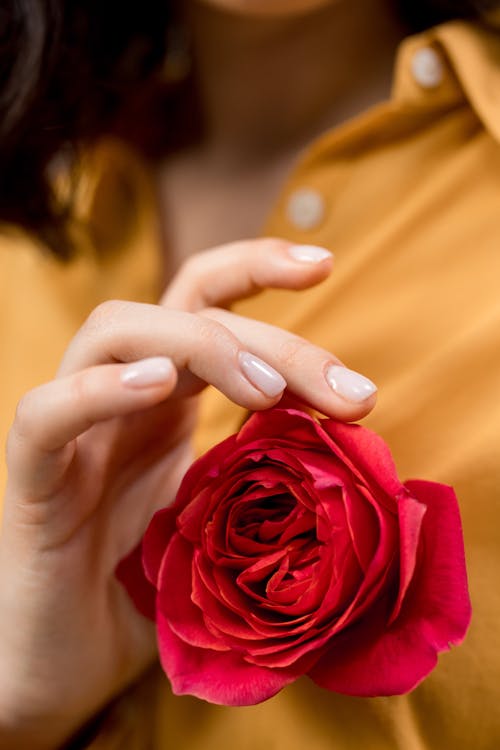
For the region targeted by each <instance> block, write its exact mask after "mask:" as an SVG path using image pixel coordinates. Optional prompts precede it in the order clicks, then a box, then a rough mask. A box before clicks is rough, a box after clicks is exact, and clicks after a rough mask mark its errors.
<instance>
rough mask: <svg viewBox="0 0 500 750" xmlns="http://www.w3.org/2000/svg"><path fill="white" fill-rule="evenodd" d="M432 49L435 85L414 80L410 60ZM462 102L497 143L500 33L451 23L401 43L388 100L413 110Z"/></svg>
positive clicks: (477, 26)
mask: <svg viewBox="0 0 500 750" xmlns="http://www.w3.org/2000/svg"><path fill="white" fill-rule="evenodd" d="M423 49H430V50H432V51H433V52H434V53H435V54H436V55H437V56H439V60H440V61H441V63H442V66H443V74H442V77H441V80H440V81H439V83H438V84H436V85H435V86H427V87H425V86H422V85H421V83H419V81H418V80H417V79H416V77H415V71H414V62H415V56H416V55H417V54H419V53H420V52H421V50H423ZM463 99H466V100H467V101H468V102H469V103H470V105H471V107H472V108H473V109H474V111H475V112H476V114H477V116H478V118H479V119H480V120H481V121H482V123H483V125H484V126H485V128H486V129H487V130H488V131H489V132H490V133H491V135H492V136H493V137H494V138H495V139H496V140H498V141H500V31H495V30H494V29H487V28H486V27H483V26H480V25H479V24H472V23H466V22H464V21H451V22H449V23H446V24H443V25H441V26H436V27H434V28H432V29H429V30H428V31H425V32H423V33H422V34H417V35H415V36H412V37H409V38H408V39H406V40H405V41H404V42H403V43H402V45H401V46H400V48H399V52H398V55H397V59H396V66H395V75H394V84H393V101H396V102H400V103H401V104H404V105H405V106H414V107H416V108H420V107H424V108H428V107H433V106H446V105H449V104H453V103H454V102H459V101H460V100H463Z"/></svg>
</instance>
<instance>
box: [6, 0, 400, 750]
mask: <svg viewBox="0 0 500 750" xmlns="http://www.w3.org/2000/svg"><path fill="white" fill-rule="evenodd" d="M359 3H360V7H361V6H362V7H363V8H364V9H365V10H366V13H367V14H368V15H366V17H365V19H364V20H365V22H367V21H369V20H370V15H369V14H370V13H372V14H373V16H374V18H373V19H372V20H373V21H374V22H373V24H371V25H370V24H369V23H368V25H367V26H366V28H365V24H361V25H360V24H359V18H360V16H359V13H353V12H351V11H349V12H348V11H346V6H347V4H344V3H341V2H338V3H323V5H324V6H325V7H324V8H323V9H321V10H317V5H318V3H317V2H314V0H308V1H307V0H303V2H302V0H301V10H302V11H303V15H302V21H301V23H302V33H301V34H299V27H298V26H297V2H292V0H290V2H287V0H280V2H278V1H277V0H276V2H275V3H272V7H273V8H275V9H276V10H277V11H278V10H279V16H280V17H279V19H278V20H277V18H276V17H275V18H273V19H265V20H263V21H260V22H258V23H257V22H256V21H255V18H253V17H252V18H250V16H252V14H253V11H254V10H257V9H258V8H259V7H262V3H260V0H259V2H257V0H256V1H255V3H243V2H242V1H241V0H217V1H216V0H210V2H209V0H205V4H204V5H201V4H200V5H196V4H193V5H192V6H191V8H190V10H189V13H188V16H189V23H190V24H191V28H192V32H193V39H194V43H195V44H196V45H197V47H198V52H199V56H200V58H201V60H202V66H201V67H202V70H203V71H204V76H205V77H204V79H203V81H202V89H203V100H204V106H205V109H206V113H207V118H208V120H209V121H210V122H211V128H210V131H209V134H208V136H207V139H206V141H205V142H204V143H203V144H201V146H200V147H197V148H196V149H193V151H192V152H188V153H186V154H184V155H183V156H182V157H181V156H179V157H178V158H177V157H176V158H172V160H171V161H170V162H169V163H168V164H165V165H163V168H162V170H161V171H160V174H159V188H160V193H161V196H162V200H163V209H164V213H165V216H166V217H167V220H168V222H169V226H170V227H173V230H172V231H171V233H170V235H169V236H168V239H167V243H166V249H165V276H166V278H170V284H169V286H168V288H167V290H166V293H165V295H164V297H163V299H162V300H161V302H160V304H159V305H142V304H138V303H131V302H117V301H114V302H108V303H105V304H104V305H101V306H100V307H99V308H97V309H96V310H95V311H94V312H93V313H92V314H91V316H90V317H89V319H88V320H87V321H86V323H85V324H84V325H83V327H82V328H81V329H80V331H78V333H77V334H76V336H75V338H74V339H73V341H72V342H71V344H70V346H69V347H68V350H67V352H66V354H65V356H64V359H63V361H62V363H61V365H60V369H59V372H58V375H57V377H56V379H55V380H54V381H52V382H50V383H46V384H44V385H41V386H40V387H38V388H36V389H34V390H33V391H31V392H29V393H28V394H26V396H25V397H24V398H23V399H22V401H21V403H20V404H19V407H18V411H17V415H16V419H15V422H14V424H13V426H12V429H11V432H10V435H9V441H8V447H7V461H8V468H9V480H8V486H7V491H6V497H5V500H4V509H5V510H4V517H3V526H2V530H1V535H0V612H1V613H2V614H1V616H0V663H1V664H2V670H1V672H0V745H2V746H5V747H9V748H10V749H11V750H16V749H17V748H26V747H30V748H31V750H38V749H39V748H40V749H42V748H54V747H57V746H58V745H59V744H60V743H61V742H62V741H63V740H64V739H65V738H67V737H69V736H70V735H71V734H72V733H73V732H74V731H75V730H76V729H77V728H78V727H79V726H81V725H82V724H83V723H84V722H85V721H86V720H88V719H89V717H91V716H92V715H93V714H95V713H96V712H97V711H98V710H99V709H100V708H101V707H102V706H104V705H105V704H106V703H107V702H108V701H109V700H110V699H111V698H112V697H113V696H115V695H116V694H118V693H119V692H120V691H121V690H122V689H123V688H124V687H125V686H126V685H127V684H129V683H130V682H131V681H132V680H134V679H136V678H137V676H138V675H139V674H140V673H141V672H142V671H143V670H144V669H145V668H146V667H147V665H148V664H149V663H150V662H151V661H152V659H153V658H154V656H155V652H156V650H155V641H154V627H153V626H152V624H151V623H149V622H148V621H147V620H145V619H144V618H143V617H142V616H141V615H139V614H138V613H137V612H136V611H135V610H134V607H133V605H132V604H131V603H130V601H129V600H128V597H127V595H126V594H125V592H124V590H123V589H122V587H121V586H120V585H119V584H118V583H117V582H116V581H115V578H114V568H115V566H116V563H117V562H118V560H119V559H120V558H121V557H122V556H123V555H125V554H126V553H127V552H128V551H129V550H130V549H131V548H132V547H133V546H134V545H135V544H136V543H137V541H138V540H139V539H140V537H141V535H142V533H143V531H144V529H145V527H146V525H147V523H148V520H149V518H150V517H151V515H152V514H153V512H154V511H155V510H156V509H157V507H159V506H161V505H162V504H163V503H164V498H168V497H170V498H173V497H174V496H175V492H176V489H177V487H178V484H179V482H180V479H181V477H182V474H183V472H184V471H185V469H186V468H187V467H188V466H189V464H190V462H191V461H192V459H193V456H192V451H191V442H190V438H191V435H192V432H193V429H194V428H195V425H196V401H197V394H198V393H199V392H200V390H201V389H202V388H203V387H204V386H205V384H206V383H211V384H213V385H215V386H216V387H217V388H218V389H220V390H221V391H222V392H223V393H224V394H226V395H227V396H228V397H229V398H230V399H231V400H232V401H234V402H235V403H237V404H240V405H242V406H244V407H245V408H247V409H251V410H255V409H257V410H258V409H266V408H268V407H270V406H272V405H273V404H275V403H277V402H278V401H279V398H280V396H281V393H280V394H278V395H276V396H274V397H269V396H266V395H265V393H263V392H262V391H261V390H259V389H258V388H256V387H255V386H254V385H252V383H251V382H250V381H249V380H248V379H247V378H246V376H245V374H244V372H243V371H242V369H241V368H240V365H239V360H238V355H239V353H240V352H242V351H247V352H251V353H252V354H254V355H257V356H258V357H260V358H261V359H262V360H264V361H265V362H267V363H268V365H270V366H271V367H272V368H274V369H275V370H276V371H277V372H279V373H280V374H281V375H282V376H283V378H284V379H285V381H286V382H287V384H288V395H289V396H290V397H291V398H292V399H293V398H297V399H300V400H302V401H305V402H306V403H308V404H310V405H311V406H313V407H314V408H316V409H317V410H318V411H320V412H323V413H324V414H326V415H328V416H332V417H336V418H339V419H343V420H349V421H350V420H357V419H359V418H361V417H363V416H364V415H365V414H367V413H368V412H369V411H370V410H371V409H372V408H373V406H374V404H375V395H372V396H370V397H369V398H367V399H365V400H364V401H362V402H360V403H353V402H350V401H348V400H346V399H344V398H342V397H340V396H339V395H338V394H336V393H335V392H334V391H333V390H332V388H331V387H330V386H329V385H328V383H327V381H326V379H325V370H326V368H327V367H328V365H329V364H332V363H338V360H337V359H336V357H335V355H334V354H333V353H331V352H328V351H325V350H323V349H320V348H318V347H316V346H314V345H313V344H311V343H309V342H307V341H304V340H302V339H299V338H298V337H296V336H293V335H292V334H290V333H288V332H286V331H282V330H280V329H277V328H274V327H272V326H269V325H267V324H264V323H257V322H255V321H251V320H246V319H244V318H240V317H238V316H236V315H234V314H232V313H230V312H228V311H227V310H226V309H224V308H226V307H227V306H228V305H230V303H231V302H232V301H234V300H237V299H241V298H243V297H247V296H250V295H252V294H254V293H256V292H257V291H259V290H260V289H263V288H266V287H282V288H288V289H296V290H300V289H305V288H307V287H310V286H312V285H314V284H316V283H319V282H321V281H322V280H323V279H325V278H326V277H327V276H328V274H329V273H330V272H331V270H332V260H331V259H330V258H326V259H324V260H321V261H319V262H317V263H311V262H309V263H307V262H299V261H297V260H294V259H293V258H292V257H291V256H290V255H289V249H290V243H288V242H286V241H284V240H281V239H279V238H268V239H263V240H246V241H240V242H234V243H232V244H229V245H227V244H225V245H222V246H220V247H218V248H216V249H213V250H204V248H206V247H207V246H211V245H212V246H213V245H214V244H219V242H222V243H224V242H227V241H228V240H232V239H236V238H237V237H241V236H242V235H244V234H250V235H255V234H257V232H258V225H259V223H260V221H261V218H262V214H263V213H264V212H265V210H267V208H268V206H269V205H270V202H271V200H272V197H273V194H274V191H275V189H276V186H277V183H278V181H279V180H281V179H283V176H284V172H285V171H286V169H287V168H288V166H289V164H290V161H291V160H292V159H293V158H295V157H296V155H297V152H298V151H299V150H300V148H301V147H302V145H303V144H304V143H305V142H306V141H307V140H309V139H310V138H311V137H313V136H314V135H315V133H316V132H319V131H320V130H321V129H323V128H324V127H325V125H328V124H330V125H331V124H334V123H335V121H337V120H338V119H339V118H340V119H342V118H343V117H344V116H346V113H348V112H351V113H353V112H354V111H355V110H356V109H359V108H361V107H363V106H366V104H367V103H369V102H370V101H371V100H372V99H373V98H374V97H375V98H377V97H378V95H379V94H380V95H382V92H383V91H385V88H386V84H387V81H386V72H387V71H386V67H387V62H386V60H387V59H388V58H389V56H390V54H392V51H393V48H394V46H395V44H396V40H397V37H398V34H399V35H400V34H401V30H400V29H399V27H398V26H397V24H396V23H395V22H393V20H392V19H388V18H387V17H386V16H384V14H381V13H380V9H381V3H380V2H375V0H364V3H363V2H362V0H359ZM229 5H230V6H231V10H233V11H238V13H233V14H228V13H227V12H226V10H227V8H228V6H229ZM222 6H224V9H225V10H223V11H222V10H221V7H222ZM247 7H248V17H245V16H244V15H243V12H242V11H243V9H245V12H246V9H247ZM349 7H355V8H356V9H357V4H356V3H353V5H352V6H349ZM306 10H307V11H308V14H307V15H304V13H305V11H306ZM250 11H252V12H250ZM375 11H376V12H375ZM334 12H335V14H336V15H335V16H329V15H328V14H330V13H334ZM325 13H326V14H327V15H328V18H329V19H330V24H331V26H330V32H331V33H330V41H329V42H328V43H327V38H326V35H325V33H324V26H325V19H326V16H324V15H323V14H325ZM253 15H255V14H253ZM333 20H335V21H336V24H337V25H335V24H334V23H333ZM202 21H203V24H204V29H205V33H204V35H203V38H201V36H200V29H201V27H200V23H201V22H202ZM375 21H378V23H377V24H375ZM340 23H342V24H343V27H341V26H340ZM358 26H359V27H360V28H361V27H362V28H363V29H364V31H363V33H364V34H367V33H368V32H367V31H366V29H367V28H368V29H370V35H371V36H370V38H371V47H370V49H371V52H370V55H369V58H368V60H365V61H364V62H365V72H366V75H365V77H364V78H363V77H362V78H361V80H362V82H363V85H358V84H357V83H356V81H357V80H358V79H357V78H355V77H354V74H356V75H358V74H361V69H362V63H361V61H360V60H358V59H357V58H356V59H355V57H356V56H355V55H353V53H352V50H350V46H349V45H347V47H346V45H345V43H344V42H343V41H342V40H343V39H344V38H345V35H346V32H347V30H349V31H352V30H354V29H355V28H356V27H358ZM383 29H385V32H384V33H382V31H383ZM360 33H361V32H360ZM333 37H335V38H336V39H337V40H338V45H339V47H338V49H339V50H340V51H341V52H342V54H343V57H342V55H340V57H339V54H340V53H338V54H337V57H336V60H337V64H336V67H335V64H334V62H335V60H334V58H335V55H331V59H330V57H328V59H327V58H325V57H324V54H325V51H326V50H328V51H329V54H331V49H332V38H333ZM215 39H218V40H219V43H218V46H214V40H215ZM333 46H334V45H333ZM361 47H362V45H361V46H360V48H361ZM378 47H380V49H379V52H380V55H379V56H380V59H381V60H383V61H384V62H383V64H382V63H381V64H380V65H375V68H377V70H378V73H379V79H378V81H375V80H374V79H375V78H376V77H377V76H376V75H375V73H374V72H373V70H372V68H373V67H374V66H373V60H374V59H379V58H378V57H377V55H376V49H377V48H378ZM216 50H219V52H220V51H221V50H226V52H227V51H228V50H232V51H233V52H234V66H229V67H231V68H234V71H233V72H234V73H235V76H236V77H235V76H233V74H232V73H230V72H228V71H227V70H226V74H224V75H222V74H221V70H222V68H224V69H227V67H228V66H227V65H226V66H222V62H223V57H224V56H223V55H222V57H220V56H219V53H217V52H216ZM238 50H239V53H238ZM307 50H309V54H306V51H307ZM320 50H321V54H319V52H318V51H320ZM388 50H389V51H388ZM299 51H300V52H301V54H300V57H297V53H298V52H299ZM280 60H281V63H280V62H279V61H280ZM297 60H301V67H300V70H299V69H298V68H297ZM326 60H327V62H326ZM277 61H278V62H277ZM285 63H286V64H285ZM355 63H356V65H355ZM351 64H352V65H351ZM349 65H351V68H353V69H352V70H351V68H349ZM242 66H244V70H245V71H246V72H245V76H246V77H245V80H246V82H247V85H246V87H245V88H246V90H247V91H248V92H250V93H249V99H250V101H249V102H248V101H245V100H244V99H242V98H241V97H240V96H239V93H238V92H239V91H240V90H241V88H242V87H241V75H242V74H243V68H242ZM262 66H264V67H265V68H266V69H267V71H268V73H269V71H272V75H268V80H269V81H270V83H269V86H267V87H266V86H257V81H258V80H262V70H263V67H262ZM325 66H327V70H326V72H324V71H323V68H324V67H325ZM328 66H331V69H330V72H331V70H336V77H335V78H334V86H335V87H336V91H337V94H338V96H337V98H336V99H335V96H334V93H335V92H332V78H331V75H329V72H328ZM353 66H354V67H353ZM367 66H368V67H367ZM368 68H369V70H368ZM349 70H351V73H349V74H348V71H349ZM291 71H294V72H295V73H296V80H297V86H296V87H295V88H294V87H290V86H284V85H283V82H284V80H285V79H284V77H283V76H284V75H285V73H286V80H289V76H290V72H291ZM237 75H240V80H239V82H238V79H237ZM221 76H222V77H221ZM349 76H350V78H349ZM349 80H350V84H351V85H350V86H348V85H347V84H348V82H349ZM217 81H218V83H217ZM367 82H370V85H369V86H368V85H367ZM309 83H310V84H311V85H309ZM237 84H238V86H237ZM374 91H375V93H374ZM290 92H292V93H293V95H292V94H291V93H290ZM342 92H344V95H343V94H342ZM231 96H232V97H233V98H232V101H233V104H234V106H233V107H231V108H228V107H227V106H226V107H222V110H221V109H220V107H219V105H220V103H221V102H224V101H231ZM228 97H229V98H228ZM276 97H278V102H277V100H276ZM332 97H333V99H334V100H335V102H336V105H335V106H334V107H332ZM278 105H279V106H278ZM283 113H284V114H283ZM290 123H294V124H293V125H292V126H291V125H290ZM228 174H231V175H232V178H231V179H232V181H230V180H229V178H228ZM235 184H236V185H238V186H239V188H240V189H239V190H235ZM172 192H174V193H175V194H176V195H177V202H172V200H171V193H172ZM235 193H236V194H238V195H239V203H238V204H237V205H236V204H232V203H231V201H232V200H234V197H233V196H234V194H235ZM207 196H210V206H211V211H209V212H208V213H204V210H203V206H204V203H205V199H207ZM249 204H250V205H251V206H252V210H246V207H247V205H249ZM221 206H224V207H225V208H224V211H225V217H226V220H225V221H223V222H221V221H220V212H221V210H222V209H221ZM233 208H234V211H233ZM233 214H234V216H235V217H236V218H235V219H234V220H233V219H229V217H232V216H233ZM184 217H187V219H185V218H184ZM238 217H239V218H238ZM193 218H194V219H196V220H195V221H193ZM187 224H189V225H190V226H193V225H195V226H197V231H196V233H193V232H191V233H189V232H188V230H187V229H186V226H187ZM221 226H222V227H223V229H222V230H221V229H220V227H221ZM197 250H204V251H203V252H202V253H201V252H200V253H196V251H197ZM188 256H189V260H187V261H186V258H188ZM151 356H155V357H157V356H162V357H166V358H168V359H167V360H166V367H167V368H168V366H169V363H170V369H169V370H168V369H167V370H166V373H167V374H166V377H165V379H164V381H163V382H161V383H156V384H153V385H144V386H142V387H131V386H130V384H127V383H125V382H123V381H122V379H121V376H122V374H123V372H124V370H125V368H126V367H127V364H128V363H130V362H135V361H139V360H143V359H144V358H147V357H151ZM347 364H348V363H347ZM159 488H161V492H160V491H159ZM90 633H91V634H92V637H91V638H90V637H89V634H90ZM75 675H78V679H77V680H75Z"/></svg>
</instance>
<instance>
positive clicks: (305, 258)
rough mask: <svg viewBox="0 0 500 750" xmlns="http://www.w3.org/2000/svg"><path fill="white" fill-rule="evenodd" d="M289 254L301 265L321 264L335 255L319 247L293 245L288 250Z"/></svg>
mask: <svg viewBox="0 0 500 750" xmlns="http://www.w3.org/2000/svg"><path fill="white" fill-rule="evenodd" d="M288 254H289V255H290V257H291V258H293V260H298V261H299V263H321V261H322V260H326V259H327V258H332V257H333V253H331V252H330V251H329V250H327V249H326V247H318V246H317V245H292V246H291V247H289V248H288Z"/></svg>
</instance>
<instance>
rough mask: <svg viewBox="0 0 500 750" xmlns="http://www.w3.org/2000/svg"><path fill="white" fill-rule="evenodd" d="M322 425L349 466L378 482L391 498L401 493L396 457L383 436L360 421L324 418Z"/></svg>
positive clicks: (366, 477)
mask: <svg viewBox="0 0 500 750" xmlns="http://www.w3.org/2000/svg"><path fill="white" fill-rule="evenodd" d="M320 424H321V427H322V428H323V430H324V431H325V432H326V433H327V434H328V435H329V436H330V437H331V439H332V440H333V441H334V443H335V444H336V445H337V446H338V447H339V448H340V450H341V453H340V454H338V455H340V457H341V458H343V459H345V463H346V465H347V467H349V468H351V467H352V468H355V469H357V470H358V471H359V472H360V473H361V474H362V475H363V477H365V479H367V480H370V479H371V480H372V481H374V482H375V483H376V484H377V485H378V486H379V487H380V488H381V489H382V490H383V492H384V493H385V494H386V495H389V497H396V495H398V494H399V493H400V492H401V482H400V481H399V479H398V475H397V472H396V467H395V465H394V459H393V458H392V455H391V452H390V450H389V448H388V447H387V445H386V444H385V443H384V441H383V440H382V438H381V437H380V436H379V435H377V434H376V433H375V432H372V431H371V430H368V429H367V428H366V427H362V426H361V425H359V424H344V423H343V422H337V421H336V420H334V419H323V420H321V423H320ZM342 454H343V455H342Z"/></svg>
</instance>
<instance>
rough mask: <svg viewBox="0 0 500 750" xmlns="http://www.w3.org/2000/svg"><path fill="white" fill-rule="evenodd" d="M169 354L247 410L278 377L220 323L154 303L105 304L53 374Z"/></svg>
mask: <svg viewBox="0 0 500 750" xmlns="http://www.w3.org/2000/svg"><path fill="white" fill-rule="evenodd" d="M158 355H161V356H167V357H170V358H171V359H172V361H173V363H174V365H175V367H176V368H177V370H179V371H181V370H182V371H183V370H188V371H189V372H190V373H192V374H193V375H195V376H196V377H197V378H198V379H199V380H201V381H203V382H204V383H210V384H212V385H214V386H215V387H216V388H217V389H218V390H220V391H222V393H224V394H225V395H226V396H227V397H228V398H230V399H231V400H232V401H234V402H235V403H237V404H240V405H241V406H244V407H245V408H247V409H252V410H253V409H265V408H267V407H269V406H271V405H272V404H273V403H276V401H277V399H278V398H279V396H280V395H281V393H282V392H283V389H284V388H285V387H286V383H285V380H284V379H283V377H282V376H281V375H280V374H279V373H278V372H275V371H274V370H273V368H271V367H269V366H268V365H267V364H266V363H265V362H261V361H260V360H259V359H258V358H257V357H255V356H254V354H253V352H251V351H246V350H245V347H242V345H241V342H240V341H239V340H238V338H237V337H236V336H235V335H234V334H233V333H232V332H231V331H229V330H228V329H226V328H225V327H224V326H222V325H221V324H220V323H217V322H216V321H214V320H209V319H208V318H204V317H201V316H199V315H193V314H191V313H185V312H179V311H177V310H166V309H164V308H162V307H159V306H158V305H145V304H138V303H134V302H117V301H114V302H106V303H104V304H103V305H100V306H99V307H98V308H96V310H95V311H94V312H93V313H92V315H91V316H90V317H89V319H88V321H87V323H86V324H85V325H84V326H83V328H82V329H80V331H79V333H78V334H77V336H76V337H75V338H74V339H73V341H72V343H71V345H70V346H69V348H68V350H67V352H66V354H65V357H64V360H63V363H62V365H61V368H60V370H59V377H64V376H66V375H70V374H72V373H75V372H77V371H78V370H82V369H85V368H87V367H92V366H94V365H97V364H107V363H113V362H131V361H135V360H139V359H143V358H146V357H155V356H158Z"/></svg>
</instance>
